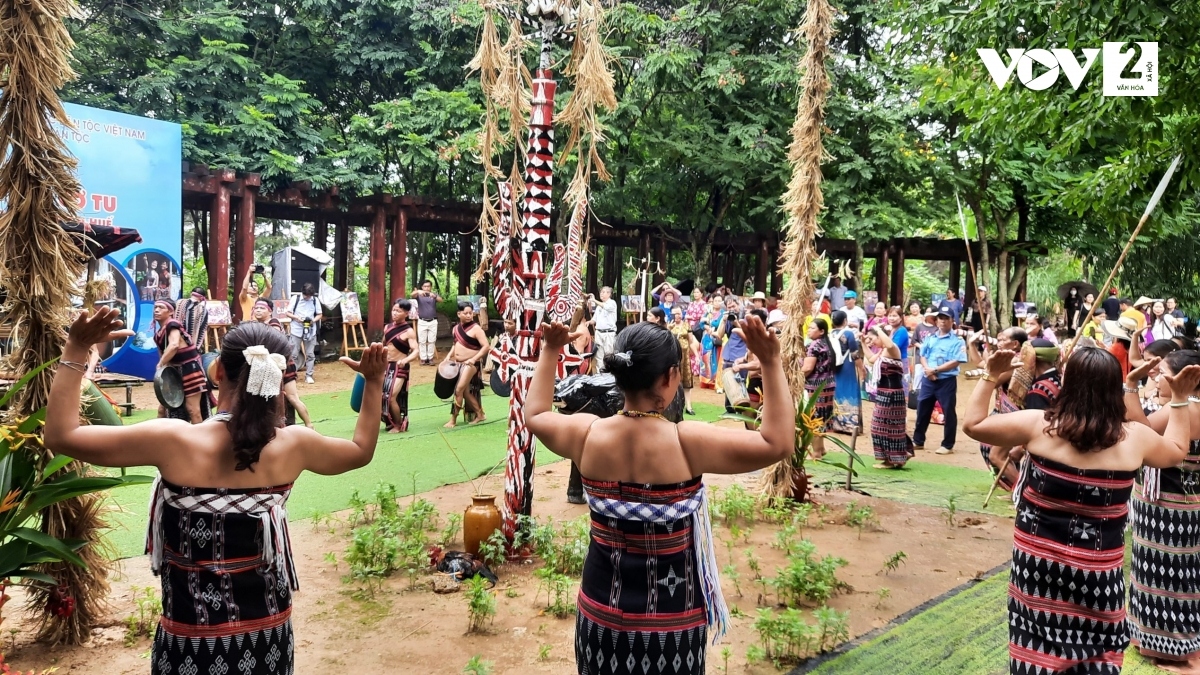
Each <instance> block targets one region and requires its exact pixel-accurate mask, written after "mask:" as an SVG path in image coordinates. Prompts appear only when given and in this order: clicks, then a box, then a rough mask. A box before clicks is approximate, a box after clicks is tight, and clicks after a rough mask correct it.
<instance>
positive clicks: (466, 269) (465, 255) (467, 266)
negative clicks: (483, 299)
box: [458, 234, 474, 295]
mask: <svg viewBox="0 0 1200 675" xmlns="http://www.w3.org/2000/svg"><path fill="white" fill-rule="evenodd" d="M473 240H474V237H472V236H471V235H469V234H460V235H458V294H459V295H470V294H471V270H472V268H471V260H472V259H473V258H474V252H473V251H472V250H471V242H472V241H473Z"/></svg>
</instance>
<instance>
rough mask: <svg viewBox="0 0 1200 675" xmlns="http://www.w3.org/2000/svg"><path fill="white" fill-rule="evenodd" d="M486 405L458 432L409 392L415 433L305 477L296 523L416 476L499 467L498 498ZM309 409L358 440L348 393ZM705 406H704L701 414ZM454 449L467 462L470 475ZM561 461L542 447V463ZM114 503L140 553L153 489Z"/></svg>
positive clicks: (121, 493)
mask: <svg viewBox="0 0 1200 675" xmlns="http://www.w3.org/2000/svg"><path fill="white" fill-rule="evenodd" d="M483 402H484V410H485V411H486V413H487V420H488V421H487V422H484V423H483V424H479V425H475V426H467V425H464V424H461V422H460V426H459V427H458V428H456V429H442V425H443V424H445V423H446V420H447V419H449V414H450V405H449V404H448V403H446V402H444V401H441V400H439V399H438V398H437V397H435V396H434V395H433V386H432V385H421V386H415V387H413V389H412V391H411V392H410V394H409V431H408V432H407V433H404V434H381V435H380V437H379V445H378V446H377V447H376V449H375V458H374V459H373V460H372V461H371V463H370V464H369V465H367V466H365V467H363V468H361V469H357V470H355V471H351V472H348V473H344V474H341V475H340V476H318V475H316V474H312V473H305V474H303V475H302V476H301V477H300V478H299V480H297V481H296V489H295V490H294V491H293V492H292V496H291V498H290V499H289V500H288V513H289V515H290V517H291V518H292V519H293V520H300V519H304V518H309V517H311V516H313V515H314V514H325V513H331V512H333V511H338V510H341V509H344V508H346V507H347V505H348V503H349V499H350V494H351V493H352V492H353V491H354V490H355V489H358V490H360V491H361V492H373V491H374V488H375V486H376V485H377V484H378V483H380V482H387V483H393V484H395V486H396V487H397V489H398V490H399V493H400V494H401V495H407V494H410V493H411V492H412V484H413V479H414V474H415V479H416V488H417V492H425V491H427V490H432V489H433V488H436V487H438V486H441V485H446V484H449V483H461V482H464V481H466V480H467V474H470V477H471V478H475V477H477V476H479V475H480V474H482V473H484V472H487V471H488V470H490V469H492V468H494V467H497V464H499V466H498V467H497V468H496V469H495V475H494V476H493V478H491V479H489V481H488V483H487V486H488V487H489V488H492V489H493V490H495V491H497V492H500V491H503V481H504V466H503V464H500V463H501V462H502V460H503V459H504V457H505V451H506V448H507V445H508V433H507V428H506V426H507V420H508V400H507V399H501V398H498V397H496V396H492V395H490V394H487V395H485V396H484V397H483ZM304 403H305V405H307V406H308V411H309V414H310V415H311V417H312V420H313V424H314V425H315V426H316V427H317V429H318V430H320V431H321V433H323V434H328V435H330V436H339V437H342V438H350V437H351V436H352V435H353V433H354V425H355V424H356V422H357V419H358V415H357V414H356V413H354V411H352V410H351V409H350V394H349V393H348V392H345V393H336V394H317V395H313V396H305V397H304ZM703 407H704V406H702V405H700V406H697V408H698V410H697V413H700V412H701V409H702V408H703ZM708 407H715V406H708ZM153 416H154V415H153V413H151V412H141V411H139V413H138V414H136V415H134V416H133V417H131V418H127V422H131V423H136V422H139V421H142V420H144V419H148V418H151V417H153ZM447 444H449V445H450V446H452V447H453V448H454V451H455V452H456V453H457V454H458V457H459V458H460V459H461V460H462V463H463V465H465V467H466V472H465V473H464V471H463V467H462V466H460V465H459V463H458V461H457V460H455V458H454V454H453V453H451V451H450V450H449V449H448V448H447ZM559 459H560V458H559V457H558V456H556V455H554V454H552V453H550V452H549V451H548V450H546V449H545V448H543V447H540V446H539V447H538V452H537V463H538V464H539V465H544V464H548V463H552V462H555V461H558V460H559ZM127 473H130V474H136V473H140V474H145V475H154V469H153V468H131V469H128V470H127ZM111 497H112V501H113V502H114V503H115V504H116V505H117V506H118V507H119V509H120V510H119V512H117V513H116V514H114V517H113V519H112V520H113V525H114V529H113V531H112V532H111V533H110V537H109V538H110V540H111V542H112V544H113V545H114V547H115V548H116V550H117V552H118V555H119V556H120V557H128V556H133V555H140V554H141V553H142V550H143V544H144V542H145V534H146V516H147V509H148V505H149V498H150V488H149V486H148V485H137V486H132V487H127V488H121V489H119V490H114V491H112V493H111Z"/></svg>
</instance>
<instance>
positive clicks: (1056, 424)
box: [963, 348, 1200, 675]
mask: <svg viewBox="0 0 1200 675" xmlns="http://www.w3.org/2000/svg"><path fill="white" fill-rule="evenodd" d="M1014 356H1015V352H1013V351H1011V350H1004V349H1001V350H996V351H995V352H994V353H992V354H991V355H990V356H989V357H988V361H987V370H988V374H987V375H986V376H985V377H984V378H983V380H980V381H979V383H978V384H977V385H976V388H975V391H974V392H972V394H971V398H970V400H969V401H968V403H967V411H966V415H965V416H964V419H963V430H964V432H966V434H967V435H968V436H970V437H971V438H974V439H975V440H977V441H980V442H982V443H989V444H991V445H997V446H1004V447H1015V446H1018V445H1023V446H1024V447H1025V450H1026V459H1025V460H1024V463H1023V465H1022V468H1021V478H1020V481H1019V482H1018V483H1017V486H1016V491H1015V494H1016V498H1017V500H1016V504H1017V518H1016V524H1015V529H1016V531H1015V533H1014V537H1013V558H1012V570H1011V572H1010V574H1009V587H1008V625H1009V629H1008V630H1009V633H1008V634H1009V644H1008V654H1009V672H1010V673H1013V674H1020V675H1026V674H1029V675H1032V674H1033V673H1038V674H1039V675H1042V674H1044V673H1062V674H1064V675H1065V674H1067V673H1107V674H1111V675H1116V674H1117V673H1120V672H1121V665H1122V663H1123V662H1124V658H1125V648H1126V647H1127V646H1128V644H1129V627H1128V625H1127V623H1126V615H1125V574H1124V571H1123V570H1122V562H1123V560H1124V554H1125V524H1126V522H1127V520H1128V515H1129V505H1128V500H1129V496H1130V493H1131V492H1132V491H1133V482H1134V476H1135V475H1136V472H1137V470H1138V469H1139V468H1140V467H1141V466H1142V465H1143V464H1144V465H1146V466H1156V467H1170V466H1174V465H1176V464H1178V463H1179V462H1180V461H1181V460H1182V459H1183V458H1184V457H1185V456H1186V455H1187V449H1188V445H1189V438H1190V437H1191V419H1190V418H1191V416H1192V415H1194V414H1195V413H1191V412H1189V411H1188V410H1187V408H1188V406H1189V404H1188V395H1189V394H1190V393H1192V392H1194V391H1195V390H1196V386H1197V384H1200V366H1189V367H1188V368H1185V369H1183V370H1182V371H1180V372H1179V374H1178V375H1176V376H1173V377H1172V376H1167V375H1164V376H1163V379H1164V380H1166V381H1167V384H1168V386H1169V387H1170V388H1171V392H1172V399H1171V401H1172V402H1171V403H1170V404H1169V406H1168V410H1169V411H1170V412H1169V414H1168V416H1169V420H1168V422H1167V425H1166V428H1165V432H1164V435H1162V436H1160V435H1158V434H1156V433H1154V430H1153V429H1150V428H1149V427H1147V426H1145V425H1142V424H1138V423H1136V422H1127V421H1126V420H1125V406H1124V405H1123V404H1122V402H1121V399H1120V396H1121V392H1120V389H1119V387H1120V386H1121V379H1122V368H1121V365H1120V363H1119V362H1118V361H1117V359H1116V358H1115V357H1113V355H1112V354H1109V353H1108V352H1106V351H1104V350H1102V349H1087V348H1085V349H1078V350H1076V351H1075V353H1074V354H1073V355H1072V356H1071V358H1070V359H1069V360H1068V361H1067V365H1066V369H1065V374H1066V375H1065V377H1064V378H1063V383H1062V390H1061V392H1060V393H1059V396H1058V400H1057V402H1056V404H1055V405H1054V406H1052V407H1051V408H1050V409H1049V410H1019V411H1017V412H1012V413H1008V414H1006V415H992V416H990V417H989V416H988V408H989V403H990V401H991V398H992V393H993V392H994V391H995V389H996V384H997V382H998V379H999V377H1000V376H1001V375H1003V374H1004V373H1006V372H1008V371H1009V370H1011V369H1012V368H1013V357H1014Z"/></svg>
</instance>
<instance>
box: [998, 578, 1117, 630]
mask: <svg viewBox="0 0 1200 675" xmlns="http://www.w3.org/2000/svg"><path fill="white" fill-rule="evenodd" d="M1008 594H1009V596H1011V597H1012V598H1014V599H1016V601H1017V602H1019V603H1021V604H1023V605H1025V606H1026V607H1028V608H1029V609H1033V610H1037V611H1040V612H1049V613H1051V614H1061V615H1063V616H1073V617H1076V618H1080V619H1090V620H1092V621H1102V622H1104V623H1111V624H1116V623H1121V622H1122V621H1124V620H1125V607H1124V606H1122V607H1121V608H1120V609H1114V610H1112V611H1109V612H1105V611H1101V610H1098V609H1092V608H1090V607H1084V606H1083V605H1077V604H1075V603H1073V602H1067V601H1065V600H1054V599H1053V598H1043V597H1041V596H1037V595H1029V594H1028V593H1025V592H1023V591H1022V590H1021V589H1020V588H1018V587H1017V586H1016V585H1014V584H1012V583H1010V584H1009V585H1008Z"/></svg>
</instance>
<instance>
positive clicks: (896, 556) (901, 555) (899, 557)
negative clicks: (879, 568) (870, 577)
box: [883, 551, 908, 574]
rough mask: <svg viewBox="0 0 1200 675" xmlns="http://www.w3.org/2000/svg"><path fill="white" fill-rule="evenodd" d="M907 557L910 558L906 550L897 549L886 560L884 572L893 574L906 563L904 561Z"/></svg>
mask: <svg viewBox="0 0 1200 675" xmlns="http://www.w3.org/2000/svg"><path fill="white" fill-rule="evenodd" d="M907 558H908V554H907V553H905V552H904V551H896V552H895V553H893V554H892V555H891V556H889V557H888V559H887V560H885V561H884V563H883V573H884V574H891V573H892V572H895V571H896V570H898V569H900V566H901V565H903V564H904V561H905V560H906V559H907Z"/></svg>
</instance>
